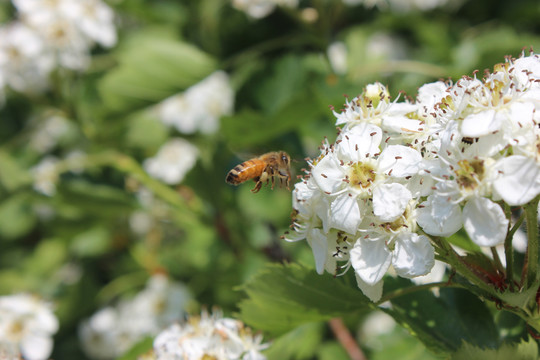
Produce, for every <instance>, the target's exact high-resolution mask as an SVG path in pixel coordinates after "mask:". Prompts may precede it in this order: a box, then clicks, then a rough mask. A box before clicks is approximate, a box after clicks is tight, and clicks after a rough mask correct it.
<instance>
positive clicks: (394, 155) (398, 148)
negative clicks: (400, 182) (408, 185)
mask: <svg viewBox="0 0 540 360" xmlns="http://www.w3.org/2000/svg"><path fill="white" fill-rule="evenodd" d="M420 169H422V156H421V155H420V153H419V152H418V151H416V150H415V149H413V148H410V147H408V146H403V145H390V146H388V147H387V148H386V149H384V151H383V152H382V154H381V157H380V158H379V171H381V172H385V173H389V172H390V170H392V173H391V176H396V177H405V176H412V175H416V174H417V173H418V172H419V171H420Z"/></svg>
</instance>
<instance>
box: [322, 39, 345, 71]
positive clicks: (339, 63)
mask: <svg viewBox="0 0 540 360" xmlns="http://www.w3.org/2000/svg"><path fill="white" fill-rule="evenodd" d="M326 53H327V56H328V61H329V62H330V66H331V67H332V70H333V71H334V72H335V73H336V74H339V75H343V74H345V73H347V68H348V66H347V55H348V51H347V46H346V45H345V43H343V42H341V41H335V42H333V43H331V44H330V46H328V49H327V50H326Z"/></svg>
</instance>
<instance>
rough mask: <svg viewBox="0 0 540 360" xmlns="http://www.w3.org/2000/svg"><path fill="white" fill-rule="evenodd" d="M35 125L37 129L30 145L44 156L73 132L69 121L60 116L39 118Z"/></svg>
mask: <svg viewBox="0 0 540 360" xmlns="http://www.w3.org/2000/svg"><path fill="white" fill-rule="evenodd" d="M35 123H36V128H35V129H34V131H33V133H32V136H31V138H30V141H29V145H30V146H31V147H32V148H34V149H35V150H37V151H38V152H40V153H42V154H43V153H47V152H49V151H50V150H52V149H53V148H54V147H55V146H56V145H57V144H58V142H59V141H61V140H62V138H63V137H65V136H66V135H67V134H68V132H69V131H70V130H72V126H71V124H70V123H69V121H68V120H67V119H66V118H65V117H64V116H62V115H60V114H52V115H51V116H47V117H46V118H38V119H36V121H35Z"/></svg>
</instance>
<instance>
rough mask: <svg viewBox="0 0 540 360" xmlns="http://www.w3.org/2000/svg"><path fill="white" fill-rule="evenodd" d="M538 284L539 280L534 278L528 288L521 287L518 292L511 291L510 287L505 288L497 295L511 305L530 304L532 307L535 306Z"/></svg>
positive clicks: (524, 305)
mask: <svg viewBox="0 0 540 360" xmlns="http://www.w3.org/2000/svg"><path fill="white" fill-rule="evenodd" d="M539 286H540V280H536V281H535V282H534V283H533V284H532V286H531V287H530V288H528V289H526V288H523V289H522V290H521V291H520V292H511V291H510V289H506V290H505V291H504V293H502V294H500V295H499V298H500V299H501V300H502V301H504V302H505V303H507V304H509V305H511V306H515V307H519V308H526V307H527V306H531V307H532V308H535V307H536V295H537V291H538V287H539Z"/></svg>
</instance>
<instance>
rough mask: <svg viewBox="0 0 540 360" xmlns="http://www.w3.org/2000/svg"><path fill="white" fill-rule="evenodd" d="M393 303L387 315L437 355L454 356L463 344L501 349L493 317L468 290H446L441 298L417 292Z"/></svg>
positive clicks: (401, 283)
mask: <svg viewBox="0 0 540 360" xmlns="http://www.w3.org/2000/svg"><path fill="white" fill-rule="evenodd" d="M398 284H399V285H398ZM387 285H388V286H396V285H397V286H398V287H400V288H403V287H406V286H407V285H406V284H405V283H404V280H401V279H387V280H385V286H387ZM391 302H392V307H391V308H389V309H383V311H385V312H386V313H388V314H389V315H391V316H392V317H393V318H394V319H396V321H398V322H399V323H400V324H402V325H403V326H404V327H406V328H407V329H409V330H410V331H411V333H412V334H413V335H415V336H416V337H418V339H420V341H422V342H423V343H424V345H426V347H428V348H429V349H431V350H432V351H434V352H437V353H446V352H453V351H455V350H457V349H458V348H459V347H460V345H461V343H462V342H463V341H468V342H470V343H473V344H476V345H478V346H483V347H492V348H493V347H496V346H497V345H498V340H499V337H498V332H497V329H496V327H495V323H494V321H493V316H492V315H491V313H490V312H489V310H488V309H487V307H486V306H485V304H484V303H483V302H481V301H480V300H479V299H478V297H476V296H475V295H473V294H471V293H470V292H468V291H466V290H463V289H452V288H443V289H440V296H439V297H436V296H435V295H434V294H433V293H432V292H431V291H417V292H414V293H413V294H408V295H403V296H400V297H397V298H395V299H393V300H392V301H391Z"/></svg>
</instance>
